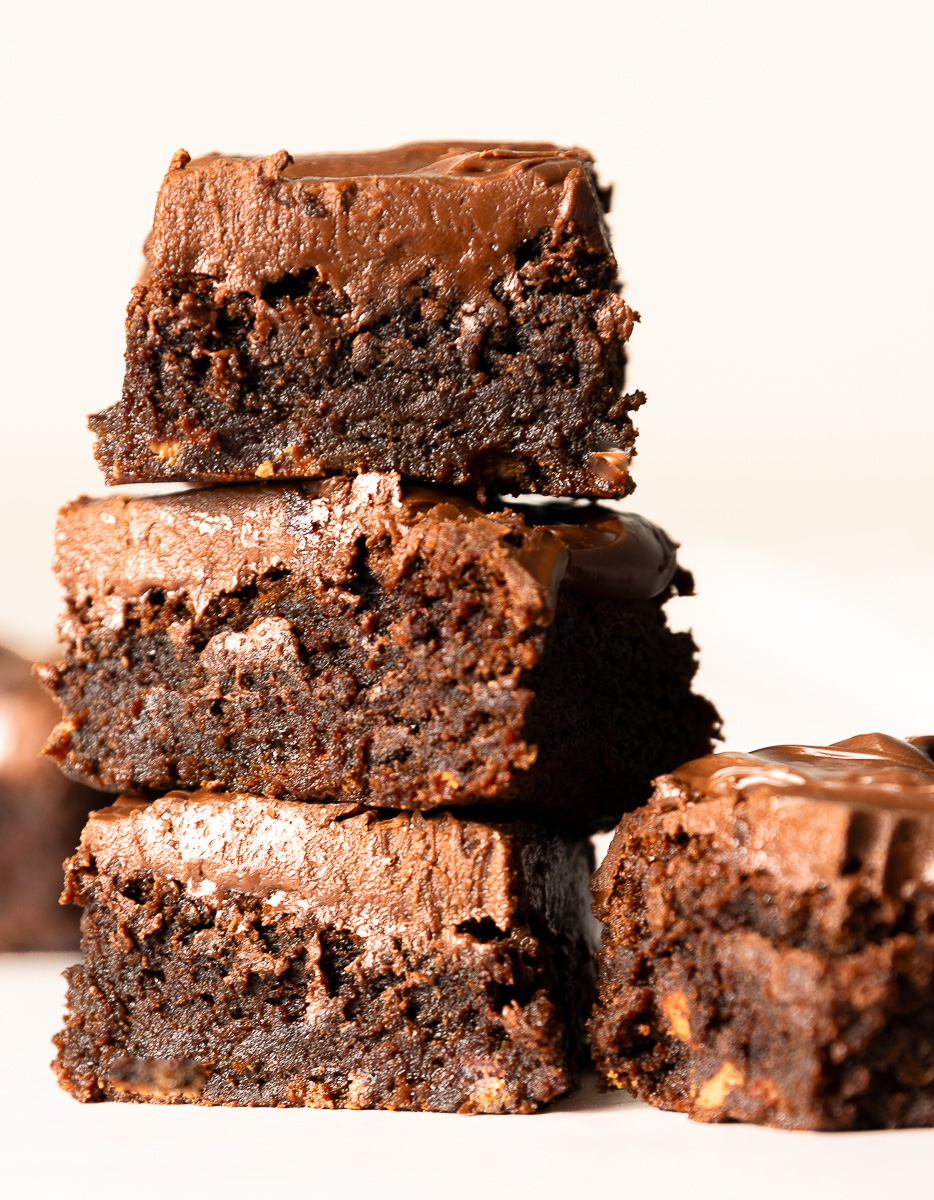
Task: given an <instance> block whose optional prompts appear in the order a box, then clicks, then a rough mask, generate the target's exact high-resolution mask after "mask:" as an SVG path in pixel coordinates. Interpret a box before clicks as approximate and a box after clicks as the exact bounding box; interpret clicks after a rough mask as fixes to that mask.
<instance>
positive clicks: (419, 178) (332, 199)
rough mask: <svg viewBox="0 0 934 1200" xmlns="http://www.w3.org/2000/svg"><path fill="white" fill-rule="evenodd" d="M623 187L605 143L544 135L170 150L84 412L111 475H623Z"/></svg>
mask: <svg viewBox="0 0 934 1200" xmlns="http://www.w3.org/2000/svg"><path fill="white" fill-rule="evenodd" d="M608 202H609V191H608V190H605V189H601V188H600V187H599V185H598V183H597V179H596V176H595V173H594V166H593V160H592V158H591V156H590V154H589V153H588V152H587V151H585V150H581V149H579V148H562V147H558V146H554V145H551V144H549V143H530V144H526V143H523V144H501V145H496V144H495V143H477V142H459V143H454V144H452V145H449V144H448V143H444V142H428V143H420V144H414V145H408V146H401V147H398V148H397V149H394V150H385V151H379V152H374V153H368V154H356V155H331V156H318V157H312V156H300V157H295V158H293V157H292V156H291V155H289V154H287V153H286V152H285V151H282V152H280V153H278V154H273V155H271V156H269V157H267V158H243V157H226V156H221V155H209V156H208V157H206V158H200V159H195V160H190V159H189V156H188V155H187V154H186V153H185V152H183V151H182V152H179V154H178V155H176V157H175V159H174V160H173V162H172V165H171V168H170V170H169V172H168V174H167V175H166V177H165V181H164V183H163V185H162V189H161V191H160V194H159V199H158V203H157V206H156V213H155V219H154V224H153V229H152V233H151V235H150V237H149V239H148V241H147V252H148V261H147V269H146V273H145V276H144V278H143V280H142V281H141V282H140V284H139V285H138V286H137V288H136V289H135V290H134V292H133V297H132V300H131V302H130V305H129V309H128V315H127V326H126V328H127V351H126V376H125V383H124V388H123V396H122V399H121V401H120V402H119V403H117V404H116V405H114V406H113V407H112V408H109V409H107V410H106V411H104V412H102V413H99V414H98V415H96V416H94V417H92V418H91V428H92V429H93V430H94V432H95V433H96V434H97V449H96V454H97V459H98V462H99V464H100V466H101V468H102V469H103V471H104V472H105V474H106V476H107V479H108V481H109V482H111V483H120V482H151V481H171V480H178V481H200V482H209V481H214V482H234V481H245V480H250V479H254V478H260V479H267V478H298V477H319V476H324V475H333V474H353V473H357V472H365V471H372V470H379V471H397V472H399V473H400V474H401V475H403V476H405V477H409V478H413V479H420V480H423V481H425V482H434V483H443V484H447V485H465V486H471V487H489V488H491V489H493V490H496V491H500V492H504V493H523V492H544V493H548V494H551V495H572V496H573V495H577V496H621V495H624V494H626V493H627V492H628V491H630V490H631V487H632V483H631V480H630V477H629V470H628V464H629V456H630V454H631V453H632V448H633V439H634V436H635V431H634V429H633V427H632V423H631V420H630V415H629V414H630V412H631V411H632V410H633V409H635V408H636V407H638V405H639V404H640V403H641V402H642V400H643V399H644V397H643V396H642V395H641V393H635V394H633V395H623V377H624V368H625V343H626V341H627V339H628V337H629V335H630V332H631V330H632V327H633V322H634V321H635V320H637V319H638V316H637V314H635V313H634V312H633V311H632V310H631V309H630V308H629V307H628V306H627V305H626V304H625V303H624V301H623V300H622V299H621V298H620V296H619V294H618V293H619V283H618V281H617V269H616V260H615V258H614V257H613V252H612V250H611V248H610V242H609V236H608V233H607V228H606V223H605V220H604V210H605V208H606V207H607V205H608Z"/></svg>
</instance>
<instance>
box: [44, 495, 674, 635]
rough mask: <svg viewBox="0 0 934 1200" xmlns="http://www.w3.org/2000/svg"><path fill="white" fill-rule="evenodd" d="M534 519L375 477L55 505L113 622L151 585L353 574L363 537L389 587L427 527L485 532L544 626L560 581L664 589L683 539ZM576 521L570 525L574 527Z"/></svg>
mask: <svg viewBox="0 0 934 1200" xmlns="http://www.w3.org/2000/svg"><path fill="white" fill-rule="evenodd" d="M562 507H563V506H561V505H548V506H547V512H546V515H547V517H548V518H549V520H548V522H547V523H544V524H541V525H533V524H531V523H530V522H531V520H533V519H534V517H533V516H531V515H530V514H533V513H534V511H535V510H534V509H529V510H528V512H526V513H525V514H524V517H523V516H522V515H520V514H518V513H515V512H512V511H510V510H508V509H505V510H503V511H502V512H499V513H486V512H483V511H481V510H480V509H479V508H478V507H476V506H474V505H472V504H470V503H469V502H467V501H466V500H464V499H463V498H462V497H460V496H458V495H456V494H453V493H446V492H443V491H441V490H440V489H439V490H435V489H431V488H425V487H406V486H404V485H403V484H402V483H401V482H400V480H399V478H398V476H395V475H384V474H376V473H371V474H367V475H359V476H356V477H354V478H352V479H346V478H343V477H335V478H331V479H325V480H302V481H296V482H295V483H288V484H285V483H282V484H279V483H276V484H273V483H266V484H257V485H249V484H248V485H242V486H234V487H216V488H202V489H196V490H190V491H184V492H177V493H173V494H171V495H163V496H142V497H132V496H126V495H116V496H110V497H107V498H106V499H102V500H88V499H80V500H77V501H74V502H73V503H72V504H69V505H66V507H65V508H64V509H63V510H62V512H61V514H60V517H59V523H58V529H57V534H56V559H55V569H56V573H57V575H58V578H59V580H60V582H61V583H62V584H63V586H64V587H65V589H66V591H67V592H68V593H69V595H70V596H71V597H72V599H73V602H74V603H75V604H76V605H77V606H80V605H82V604H83V603H85V602H86V601H87V600H91V601H92V602H93V603H94V604H95V605H97V606H102V607H103V608H104V609H106V610H108V612H109V614H110V615H109V617H108V619H110V620H112V621H113V622H115V623H116V625H119V624H120V623H121V622H122V620H123V617H124V615H125V606H126V604H127V603H128V602H131V601H133V600H135V599H137V598H139V597H141V596H142V595H144V594H145V593H146V592H147V591H149V590H150V589H152V588H159V589H161V590H162V591H164V592H166V593H184V594H185V595H186V596H187V597H188V600H189V602H190V603H191V605H192V607H193V608H194V610H195V614H196V615H201V614H202V613H203V612H204V611H205V610H206V608H207V606H208V605H209V604H210V603H211V601H212V600H213V599H214V598H215V597H216V596H218V595H221V594H223V593H228V592H232V591H235V590H237V589H238V588H241V587H244V586H246V585H248V584H249V583H251V582H253V581H254V580H255V579H257V578H258V577H260V576H262V575H264V574H265V573H267V572H269V571H271V570H274V569H285V570H289V571H295V572H297V573H300V574H303V575H304V576H307V577H309V578H312V579H317V580H319V581H320V582H321V585H322V586H327V585H334V584H336V585H337V586H341V585H343V584H346V583H348V582H349V581H351V580H352V579H353V577H354V570H355V567H354V564H355V560H356V557H357V555H358V552H359V546H358V543H359V539H360V538H361V537H362V538H365V539H371V540H375V539H378V538H380V537H382V536H384V535H388V536H389V538H390V539H391V541H392V544H393V547H394V550H393V567H392V572H391V573H390V575H389V576H388V577H387V578H386V579H383V580H381V582H382V583H383V585H384V586H386V587H390V588H391V587H392V586H393V583H394V581H395V580H397V579H398V578H399V577H400V576H401V574H402V573H403V572H404V570H405V569H406V566H407V564H408V562H409V561H410V560H411V558H412V556H413V555H414V554H415V553H416V552H417V550H418V547H419V545H420V544H421V540H422V539H423V538H424V537H426V536H428V535H429V533H430V532H431V531H438V530H439V529H443V530H444V531H445V536H447V537H453V538H457V537H459V536H467V535H468V534H469V535H470V536H480V537H483V538H484V539H486V541H487V542H488V545H489V549H490V553H491V555H492V557H493V559H495V561H496V562H497V564H498V568H499V569H500V570H501V571H502V574H503V578H504V579H505V581H506V583H507V585H508V587H509V589H510V592H511V596H512V603H513V605H514V608H515V610H516V612H517V613H518V614H521V619H523V620H527V621H529V622H533V621H534V622H538V623H547V621H548V620H550V618H551V616H552V615H553V612H554V605H555V602H556V596H557V593H558V591H559V589H560V588H561V587H562V586H563V587H567V588H569V589H574V590H578V591H585V592H589V593H591V594H595V595H600V596H609V597H611V598H615V599H620V600H633V599H648V598H650V597H652V596H656V595H659V594H660V593H662V592H664V590H665V589H666V588H667V587H668V586H669V584H671V582H672V579H673V578H674V576H675V573H676V571H677V569H678V564H677V559H676V553H675V552H676V549H677V544H676V543H675V542H673V541H672V540H671V539H670V538H669V537H668V536H667V534H665V533H664V531H663V530H661V529H658V528H657V527H656V526H654V525H652V524H651V522H649V521H647V520H645V518H643V517H639V516H636V515H634V514H621V513H617V512H614V511H612V510H610V509H608V508H603V507H600V506H591V507H589V508H587V509H586V510H584V511H585V513H586V516H585V518H584V519H583V520H581V519H580V513H581V510H580V509H579V508H576V507H574V506H572V505H568V506H567V510H566V511H567V515H568V517H569V521H568V522H567V523H561V522H557V521H555V517H556V516H558V515H560V513H561V511H562ZM571 522H573V523H571Z"/></svg>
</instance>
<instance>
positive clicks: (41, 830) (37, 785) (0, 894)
mask: <svg viewBox="0 0 934 1200" xmlns="http://www.w3.org/2000/svg"><path fill="white" fill-rule="evenodd" d="M57 716H58V713H57V711H56V708H55V705H54V704H53V703H52V702H51V701H50V700H49V698H48V697H47V696H46V695H45V694H44V693H43V691H42V689H41V688H40V687H39V685H38V684H37V683H36V681H35V680H34V679H33V677H32V674H31V672H30V667H29V664H28V663H27V662H26V661H25V660H24V659H22V658H20V657H19V655H17V654H14V653H13V652H12V651H11V650H7V649H6V648H4V647H0V951H8V950H70V949H71V948H72V947H74V946H77V944H78V921H77V917H76V914H75V913H74V911H73V910H69V909H67V908H63V907H62V906H61V905H59V903H58V898H59V896H60V895H61V891H62V863H63V861H64V860H65V859H66V858H67V857H68V856H69V855H71V854H73V853H74V849H75V846H77V844H78V838H79V837H80V835H81V827H82V825H83V824H84V821H85V818H86V817H87V815H88V812H89V811H90V809H92V808H94V807H95V806H96V805H99V804H100V801H101V797H100V793H95V792H92V791H91V790H90V789H89V788H85V787H82V786H81V785H80V784H77V783H73V782H72V781H71V780H69V779H66V778H65V777H64V775H62V774H61V772H60V771H58V770H57V769H56V767H55V764H54V763H51V762H49V760H48V759H47V758H41V757H40V754H41V751H42V747H43V745H44V744H45V741H46V739H47V738H48V736H49V732H50V730H51V728H52V726H53V725H54V724H55V720H56V718H57Z"/></svg>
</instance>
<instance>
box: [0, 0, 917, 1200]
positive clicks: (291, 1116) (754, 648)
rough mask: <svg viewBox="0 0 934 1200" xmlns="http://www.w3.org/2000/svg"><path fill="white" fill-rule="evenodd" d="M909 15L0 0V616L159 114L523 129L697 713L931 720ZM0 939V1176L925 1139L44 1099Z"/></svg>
mask: <svg viewBox="0 0 934 1200" xmlns="http://www.w3.org/2000/svg"><path fill="white" fill-rule="evenodd" d="M932 25H934V5H931V4H930V3H928V2H926V0H918V2H916V3H906V2H904V0H889V2H888V3H887V4H885V5H880V4H877V3H869V2H868V0H785V2H784V3H782V4H764V3H750V0H706V2H705V3H698V2H697V0H655V2H650V3H646V0H592V2H591V3H588V4H586V5H581V4H578V5H576V6H575V5H567V4H564V3H561V4H559V3H553V2H550V0H523V2H521V3H517V2H509V0H506V2H504V0H482V2H481V0H471V2H470V3H466V2H463V0H462V2H461V3H454V2H450V3H439V2H438V0H422V2H418V0H395V2H394V3H386V0H380V2H379V3H375V2H372V0H356V2H355V3H354V4H339V3H334V2H333V0H332V2H331V3H327V4H324V3H313V2H308V0H278V2H277V3H275V4H270V5H266V6H265V7H264V6H262V5H260V6H256V5H255V3H252V2H249V3H247V2H245V0H228V2H227V3H225V4H224V5H218V4H217V3H206V2H204V0H161V2H160V3H159V4H158V5H156V6H153V5H141V4H120V5H116V4H113V5H109V4H101V3H93V2H91V3H84V4H74V3H73V2H71V0H68V2H67V3H64V2H59V3H42V4H38V3H34V4H19V5H16V6H12V7H11V10H10V11H9V12H7V13H6V14H5V20H4V26H3V33H4V36H3V37H2V38H0V56H2V58H0V99H2V102H3V112H4V113H5V115H6V120H5V124H4V149H5V154H4V155H3V156H2V157H0V170H2V171H3V175H4V178H3V186H2V187H0V239H2V246H0V253H2V262H3V267H4V287H3V288H2V289H0V329H2V331H3V338H4V367H3V371H2V372H0V386H2V389H3V392H2V404H3V410H2V411H3V418H4V420H3V436H2V438H0V555H2V561H3V563H4V566H5V584H4V587H3V588H2V589H0V640H5V641H13V642H14V643H16V644H18V645H19V646H20V647H21V648H23V649H24V650H26V651H27V652H35V653H41V652H42V651H43V649H44V647H45V646H47V645H48V643H49V641H50V639H51V631H52V626H53V622H54V618H55V614H56V610H57V607H58V595H57V588H56V586H55V584H54V582H53V580H52V578H51V575H50V574H49V571H48V561H49V558H50V557H51V537H52V534H51V529H52V520H53V515H54V511H55V509H56V507H57V506H58V505H59V504H60V503H62V502H63V501H65V500H66V499H69V498H70V497H71V496H73V495H76V494H77V493H79V492H81V491H92V492H93V491H100V490H101V484H100V480H99V477H98V475H97V473H96V470H95V468H94V465H93V462H92V459H91V453H90V446H91V439H90V436H89V435H88V434H87V433H86V431H85V429H84V415H85V414H86V413H87V412H89V411H92V410H95V409H98V408H102V407H104V406H106V405H108V404H110V403H112V402H113V401H115V400H116V398H117V396H118V394H119V387H120V379H121V372H122V362H121V355H122V336H123V330H122V317H123V308H124V305H125V303H126V300H127V298H128V295H129V287H130V284H131V281H132V279H133V277H134V275H135V272H136V270H137V266H138V263H139V250H138V248H139V246H140V243H141V241H142V238H143V235H144V234H145V232H146V229H147V227H148V224H149V220H150V217H151V212H152V206H153V201H154V197H155V192H156V189H157V187H158V185H159V182H160V179H161V175H162V172H163V170H164V169H165V167H166V166H167V164H168V162H169V159H170V157H171V155H172V153H173V151H174V150H175V149H176V148H177V147H178V146H180V145H184V146H186V147H187V148H188V149H189V150H190V151H192V152H193V153H199V152H203V151H205V150H209V149H212V148H222V149H223V148H226V149H229V150H241V151H248V152H256V151H263V152H268V151H271V150H275V149H278V148H279V147H280V146H282V145H285V146H287V147H289V148H291V149H293V150H315V149H352V148H357V147H367V146H380V145H387V144H391V143H393V142H397V141H401V140H404V139H408V138H420V137H440V138H445V137H449V136H451V137H463V136H468V137H487V136H489V137H495V138H499V137H504V138H553V139H556V140H559V141H562V140H567V141H578V142H581V143H583V144H585V145H588V146H590V147H592V148H593V150H594V151H595V152H596V154H597V155H598V158H599V162H600V168H601V172H602V174H603V177H604V178H605V179H607V180H613V181H615V183H616V200H615V204H614V213H613V217H612V222H613V229H614V237H615V245H616V248H617V252H618V256H619V259H620V263H621V267H622V271H623V275H624V278H625V280H626V296H627V298H628V299H629V300H630V301H631V303H632V304H633V305H634V306H635V307H636V308H638V309H639V310H640V311H641V313H642V316H643V323H642V325H641V326H639V327H638V328H637V330H636V332H635V335H634V338H633V341H632V346H631V349H632V354H631V370H630V383H631V386H632V387H642V388H644V389H645V390H646V391H647V392H648V395H649V403H648V405H647V406H646V408H645V409H644V410H642V412H641V413H640V414H639V422H638V423H639V425H640V427H641V429H642V437H641V438H640V441H639V457H638V459H637V460H636V464H635V466H636V476H637V479H638V483H639V487H638V490H637V492H636V495H635V497H634V498H633V501H632V504H633V506H634V507H635V508H637V509H639V510H641V511H644V512H645V513H646V514H647V515H648V516H650V517H652V518H654V519H656V520H658V521H660V522H662V523H663V524H665V525H666V526H667V527H668V528H669V529H670V531H671V533H672V534H673V535H674V536H676V537H677V538H678V539H679V540H680V541H681V542H682V545H683V552H682V557H683V560H684V561H685V563H687V564H688V565H690V566H691V567H692V568H693V569H694V571H695V573H696V575H697V581H698V590H699V596H698V597H697V598H696V599H693V600H685V601H682V602H679V603H678V605H677V619H678V620H679V621H680V622H681V623H683V624H690V625H693V627H694V629H695V631H696V634H697V637H698V641H699V642H700V644H701V647H702V651H703V666H702V673H701V683H702V685H703V687H704V688H705V690H706V691H707V692H708V693H709V694H710V695H711V696H712V697H713V698H714V699H715V700H716V701H717V703H718V705H719V706H720V708H721V710H722V712H723V713H724V715H725V717H726V720H727V734H728V737H729V741H730V744H731V745H733V746H735V747H737V748H746V749H748V748H751V747H754V746H760V745H763V744H768V743H774V742H777V741H780V740H783V739H789V738H791V739H800V740H811V741H819V740H823V739H831V738H836V737H844V736H848V735H850V734H853V733H856V732H859V731H861V730H865V729H869V728H878V729H883V730H885V731H889V732H892V733H896V734H902V733H909V732H921V731H929V730H931V729H932V728H934V682H932V681H934V671H932V661H934V655H932V651H934V634H932V623H931V596H932V595H934V555H932V553H931V531H932V528H934V522H932V517H934V503H932V501H934V482H932V471H931V467H930V461H931V449H930V447H931V437H932V433H934V403H932V401H934V355H932V352H931V346H930V331H931V329H932V328H934V289H932V280H934V254H932V236H934V234H932V230H934V222H932V221H931V213H932V212H934V185H932V181H934V156H932V155H931V153H930V117H931V111H932V108H934V83H932V80H934V72H932V71H931V69H930V62H931V52H932V36H931V35H932ZM61 300H64V302H65V304H66V305H70V306H71V307H66V308H65V309H61V308H59V307H57V306H58V304H59V303H60V301H61ZM37 455H38V464H39V465H38V466H37V458H36V456H37ZM2 971H3V974H2V982H0V988H2V991H0V1001H2V1004H3V1005H4V1009H5V1011H4V1015H3V1018H2V1021H0V1036H2V1037H3V1038H4V1039H5V1046H4V1050H3V1054H4V1058H3V1061H4V1062H5V1063H6V1064H7V1072H6V1073H4V1075H3V1077H2V1087H3V1097H4V1099H3V1103H4V1106H5V1107H4V1113H3V1115H2V1117H3V1119H2V1122H0V1139H2V1151H0V1153H2V1155H3V1159H2V1161H0V1190H2V1191H3V1192H4V1194H10V1195H12V1196H16V1197H19V1196H30V1197H31V1196H42V1195H68V1196H80V1195H82V1194H90V1191H89V1188H90V1184H91V1182H92V1181H93V1182H97V1183H100V1185H101V1189H102V1194H104V1195H108V1194H110V1195H119V1196H123V1195H141V1194H165V1195H169V1194H171V1195H173V1196H174V1195H189V1194H205V1195H210V1196H215V1195H223V1196H230V1197H232V1196H236V1195H239V1194H244V1195H256V1196H266V1195H273V1194H275V1195H280V1194H281V1195H282V1196H283V1197H285V1196H292V1195H296V1196H303V1195H309V1196H325V1195H328V1196H334V1197H342V1196H344V1195H361V1194H364V1195H370V1196H375V1197H379V1198H381V1200H382V1198H383V1197H391V1196H393V1195H397V1194H398V1195H401V1194H406V1195H408V1196H418V1195H419V1194H422V1195H427V1194H432V1195H434V1194H439V1195H442V1196H445V1197H447V1196H457V1195H478V1196H479V1195H490V1196H499V1195H504V1194H509V1193H515V1194H516V1195H519V1196H524V1195H528V1194H534V1192H533V1187H532V1185H531V1183H530V1180H534V1181H535V1183H536V1185H537V1187H538V1193H539V1194H541V1195H546V1196H547V1195H551V1194H564V1195H574V1196H579V1195H583V1194H585V1192H586V1189H587V1188H588V1187H589V1186H591V1185H595V1184H597V1183H603V1184H606V1185H607V1187H608V1188H610V1189H611V1194H613V1195H622V1196H627V1195H633V1196H637V1197H642V1196H649V1197H654V1196H659V1195H666V1194H671V1195H683V1196H690V1197H698V1196H712V1197H713V1196H715V1197H720V1198H729V1197H731V1196H744V1197H745V1196H756V1197H768V1196H780V1197H783V1198H785V1197H789V1196H812V1195H813V1196H821V1197H828V1196H829V1197H833V1196H836V1195H842V1194H846V1195H847V1196H848V1197H858V1196H860V1195H872V1196H874V1197H875V1196H878V1195H880V1194H882V1195H886V1194H889V1193H891V1192H893V1191H894V1192H895V1193H896V1194H900V1193H901V1192H904V1193H905V1194H906V1195H908V1194H912V1192H914V1193H916V1194H922V1195H924V1194H929V1193H930V1191H931V1183H930V1178H931V1170H930V1166H929V1163H930V1161H931V1158H932V1151H934V1141H932V1137H934V1135H930V1134H926V1133H900V1134H882V1135H854V1136H834V1137H812V1136H806V1135H785V1134H776V1133H770V1132H768V1131H763V1130H756V1129H740V1128H735V1127H718V1128H706V1127H699V1126H693V1125H690V1124H689V1123H688V1122H686V1121H685V1120H683V1119H681V1118H679V1117H674V1116H667V1115H664V1114H659V1113H654V1112H651V1111H649V1110H647V1109H645V1108H643V1107H641V1106H639V1105H635V1104H632V1103H628V1102H625V1101H620V1100H619V1099H614V1100H606V1099H593V1098H590V1099H588V1098H587V1097H586V1096H585V1097H583V1098H581V1099H578V1100H575V1101H572V1102H570V1104H569V1105H565V1106H560V1107H559V1109H558V1110H556V1111H555V1112H552V1113H549V1114H547V1115H544V1116H541V1117H534V1118H512V1119H508V1118H472V1119H468V1118H447V1117H432V1116H404V1115H394V1114H366V1113H316V1112H298V1113H296V1112H264V1111H247V1112H231V1111H221V1110H198V1109H158V1108H148V1109H147V1108H136V1107H130V1106H96V1107H93V1108H81V1107H79V1106H78V1105H76V1104H74V1103H73V1102H71V1101H69V1100H68V1099H67V1098H66V1097H65V1096H64V1095H62V1094H60V1093H58V1092H57V1090H56V1089H55V1087H54V1084H53V1082H52V1079H51V1076H50V1074H49V1073H48V1072H47V1070H46V1067H45V1063H46V1061H47V1059H48V1057H49V1047H48V1045H47V1038H48V1035H49V1034H50V1033H51V1031H52V1030H53V1029H54V1027H55V1026H56V1024H57V1012H56V1010H57V1007H58V995H59V993H58V985H57V982H56V980H55V978H54V972H53V970H52V968H51V967H49V966H48V965H47V964H45V963H43V962H41V961H38V960H25V961H24V960H13V961H10V962H7V963H5V964H4V965H3V968H2ZM7 1010H9V1015H7ZM10 1172H13V1174H12V1175H11V1174H10ZM140 1177H142V1178H144V1179H146V1180H147V1183H146V1184H145V1186H143V1187H141V1186H140V1184H139V1182H138V1181H139V1179H140ZM413 1177H414V1182H413ZM10 1179H14V1180H15V1181H16V1183H15V1186H14V1187H12V1188H10V1187H9V1186H8V1184H9V1180H10ZM676 1185H677V1186H676ZM679 1189H680V1190H679Z"/></svg>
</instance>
